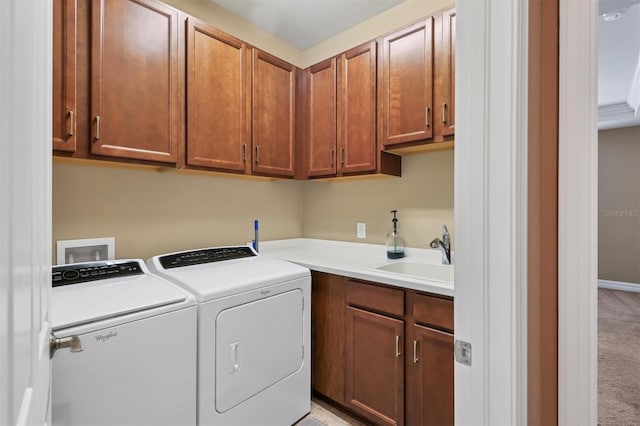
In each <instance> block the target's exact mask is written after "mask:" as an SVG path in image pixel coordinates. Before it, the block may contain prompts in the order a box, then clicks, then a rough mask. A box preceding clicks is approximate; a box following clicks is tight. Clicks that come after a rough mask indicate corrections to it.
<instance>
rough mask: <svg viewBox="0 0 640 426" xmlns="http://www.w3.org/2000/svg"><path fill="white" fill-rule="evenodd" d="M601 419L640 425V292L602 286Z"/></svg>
mask: <svg viewBox="0 0 640 426" xmlns="http://www.w3.org/2000/svg"><path fill="white" fill-rule="evenodd" d="M598 423H599V424H600V425H602V426H627V425H629V426H631V425H640V293H631V292H626V291H617V290H609V289H599V290H598Z"/></svg>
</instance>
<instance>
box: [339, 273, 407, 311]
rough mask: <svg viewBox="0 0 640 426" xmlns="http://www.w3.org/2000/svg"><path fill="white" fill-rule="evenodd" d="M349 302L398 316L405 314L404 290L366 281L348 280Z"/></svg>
mask: <svg viewBox="0 0 640 426" xmlns="http://www.w3.org/2000/svg"><path fill="white" fill-rule="evenodd" d="M346 297H347V304H348V305H350V306H357V307H359V308H364V309H368V310H371V311H374V312H378V313H383V314H388V315H392V316H396V317H402V316H404V290H402V289H395V288H389V287H383V286H380V285H375V284H369V283H365V282H360V281H355V280H349V281H348V282H347V293H346Z"/></svg>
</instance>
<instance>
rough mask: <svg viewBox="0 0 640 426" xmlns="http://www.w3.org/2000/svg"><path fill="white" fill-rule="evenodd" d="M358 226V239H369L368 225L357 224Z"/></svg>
mask: <svg viewBox="0 0 640 426" xmlns="http://www.w3.org/2000/svg"><path fill="white" fill-rule="evenodd" d="M356 225H357V226H356V235H357V236H358V238H367V224H366V223H357V224H356Z"/></svg>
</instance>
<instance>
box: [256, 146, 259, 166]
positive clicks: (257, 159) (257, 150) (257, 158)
mask: <svg viewBox="0 0 640 426" xmlns="http://www.w3.org/2000/svg"><path fill="white" fill-rule="evenodd" d="M259 162H260V145H256V164H258V163H259Z"/></svg>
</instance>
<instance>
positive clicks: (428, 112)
mask: <svg viewBox="0 0 640 426" xmlns="http://www.w3.org/2000/svg"><path fill="white" fill-rule="evenodd" d="M424 115H425V119H424V121H425V122H424V124H425V125H426V126H427V127H429V126H431V123H429V116H430V115H431V108H429V107H426V108H425V114H424Z"/></svg>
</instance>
